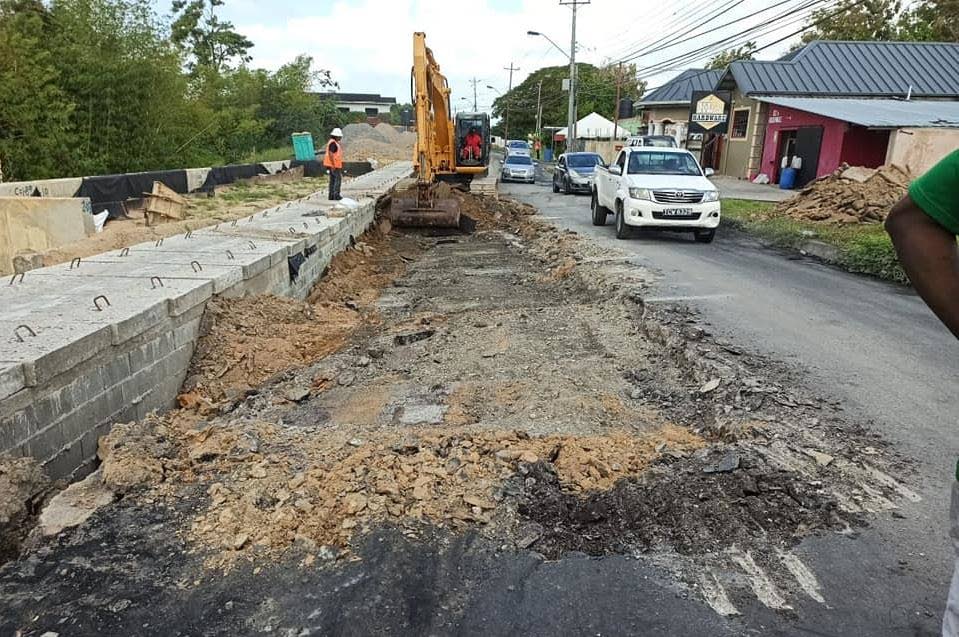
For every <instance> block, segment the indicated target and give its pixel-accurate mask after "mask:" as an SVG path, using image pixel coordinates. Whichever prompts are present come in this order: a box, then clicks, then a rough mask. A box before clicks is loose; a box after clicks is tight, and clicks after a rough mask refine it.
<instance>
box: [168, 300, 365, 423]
mask: <svg viewBox="0 0 959 637" xmlns="http://www.w3.org/2000/svg"><path fill="white" fill-rule="evenodd" d="M359 324H360V318H359V316H358V315H357V313H356V312H354V311H353V310H350V309H348V308H346V307H343V306H342V305H337V304H334V303H323V304H319V305H317V306H313V305H310V304H308V303H304V302H302V301H296V300H292V299H288V298H284V297H276V296H266V297H246V298H240V299H232V298H219V297H218V298H214V299H212V300H211V301H210V302H209V303H208V304H207V307H206V310H205V311H204V313H203V321H202V322H201V326H200V338H199V340H198V341H197V346H196V350H195V352H194V355H193V360H192V362H191V364H190V371H189V373H188V375H187V380H186V382H185V383H184V386H183V390H184V394H185V396H181V404H185V406H189V405H192V404H194V403H193V400H194V397H195V396H196V395H199V396H201V397H203V398H206V399H207V400H211V401H214V402H216V401H221V400H224V399H225V398H227V397H228V395H235V394H236V393H242V392H245V391H247V390H249V389H252V388H253V387H256V386H257V385H259V384H261V383H263V382H264V381H266V380H267V379H268V378H270V377H271V376H273V375H274V374H276V373H277V372H281V371H283V370H285V369H288V368H290V367H291V366H296V365H305V364H308V363H310V362H312V361H314V360H317V359H318V358H321V357H323V356H325V355H327V354H330V353H332V352H334V351H336V350H337V349H339V348H340V347H341V346H342V345H343V343H344V341H345V340H346V338H347V337H348V336H349V334H350V333H351V332H352V331H353V330H354V329H356V327H357V326H358V325H359Z"/></svg>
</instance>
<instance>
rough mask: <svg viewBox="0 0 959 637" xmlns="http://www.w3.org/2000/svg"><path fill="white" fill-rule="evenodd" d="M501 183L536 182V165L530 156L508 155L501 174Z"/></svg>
mask: <svg viewBox="0 0 959 637" xmlns="http://www.w3.org/2000/svg"><path fill="white" fill-rule="evenodd" d="M499 179H500V181H525V182H526V183H528V184H531V183H533V182H534V181H536V165H535V164H533V160H532V158H530V156H529V155H515V154H511V155H507V156H506V160H505V161H504V162H503V170H502V171H501V172H500V176H499Z"/></svg>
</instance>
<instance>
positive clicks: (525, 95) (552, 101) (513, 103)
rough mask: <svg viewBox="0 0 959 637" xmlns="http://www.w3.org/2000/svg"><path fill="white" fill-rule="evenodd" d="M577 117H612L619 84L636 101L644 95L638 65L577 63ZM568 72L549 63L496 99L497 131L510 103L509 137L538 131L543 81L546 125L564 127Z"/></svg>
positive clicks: (621, 89) (544, 121) (494, 104)
mask: <svg viewBox="0 0 959 637" xmlns="http://www.w3.org/2000/svg"><path fill="white" fill-rule="evenodd" d="M576 68H577V75H578V78H579V81H578V82H577V90H576V97H577V109H576V111H577V119H579V118H582V117H584V116H586V115H588V114H589V113H591V112H593V111H595V112H597V113H599V114H600V115H603V116H604V117H608V118H612V117H613V113H614V109H615V105H616V84H617V82H618V83H619V84H620V96H621V97H629V98H632V99H634V100H636V99H639V98H640V97H642V95H643V92H644V91H645V88H646V83H645V82H644V81H639V80H638V78H637V76H636V68H635V66H633V65H624V66H623V67H622V69H619V67H615V66H608V67H602V68H598V67H595V66H593V65H592V64H577V65H576ZM568 75H569V67H568V66H549V67H544V68H541V69H537V70H536V71H533V73H531V74H530V75H529V76H528V77H527V78H526V79H525V80H523V82H521V83H520V84H519V85H517V86H515V87H513V90H512V91H509V92H508V93H505V94H504V95H501V96H500V97H497V98H496V99H495V100H494V101H493V109H492V116H493V117H494V118H499V119H500V120H501V121H500V123H498V124H497V125H496V126H494V134H497V133H496V131H501V130H502V128H503V122H502V120H503V119H504V118H505V115H506V106H507V104H509V109H510V116H509V129H510V137H525V136H526V135H528V134H530V133H533V132H535V130H536V107H537V95H538V93H539V86H540V82H542V99H541V100H540V103H541V105H542V108H543V118H542V123H543V126H565V125H566V116H567V105H568V99H569V93H568V92H567V91H564V90H563V79H564V78H566V77H567V76H568Z"/></svg>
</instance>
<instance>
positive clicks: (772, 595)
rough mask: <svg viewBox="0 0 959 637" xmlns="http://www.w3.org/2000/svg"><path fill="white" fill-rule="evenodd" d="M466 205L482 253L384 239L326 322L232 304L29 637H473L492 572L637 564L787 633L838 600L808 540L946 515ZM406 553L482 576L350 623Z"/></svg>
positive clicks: (63, 556) (763, 391) (60, 542)
mask: <svg viewBox="0 0 959 637" xmlns="http://www.w3.org/2000/svg"><path fill="white" fill-rule="evenodd" d="M456 196H458V197H460V198H461V203H462V205H463V208H464V212H466V213H467V214H469V215H470V216H471V217H473V218H474V219H475V220H476V221H477V226H478V227H477V232H476V233H475V234H472V235H469V236H446V237H429V236H417V235H411V234H402V233H398V232H397V231H395V230H391V229H390V228H389V227H388V225H383V224H382V223H381V224H380V225H378V226H377V227H375V228H374V229H373V230H371V231H370V232H368V233H367V235H366V236H364V237H362V238H360V240H359V241H358V242H357V244H356V245H355V246H354V247H353V248H352V249H351V250H349V251H348V252H347V253H344V254H343V255H341V256H340V257H337V259H336V260H335V261H334V263H333V265H332V266H331V268H330V271H329V273H328V274H327V276H326V277H325V278H324V279H323V280H321V281H320V282H319V284H318V285H317V287H316V289H315V290H314V291H313V293H312V294H311V296H310V299H309V300H308V301H307V302H305V303H300V302H294V301H289V300H285V299H275V298H256V299H240V300H231V299H219V300H216V301H214V302H211V304H210V307H209V308H208V310H207V316H206V319H205V321H204V327H203V336H202V338H201V340H200V343H199V345H198V347H197V352H196V355H195V357H194V361H193V364H192V367H191V373H190V376H189V378H188V380H187V383H186V384H185V386H184V392H183V395H182V396H181V401H180V402H181V405H182V408H181V409H179V410H177V411H175V412H171V413H168V414H163V415H156V416H152V417H150V418H147V419H146V420H144V421H141V422H138V423H129V424H123V425H117V426H116V427H114V429H113V431H112V433H111V434H110V435H109V436H107V437H105V438H103V439H101V442H100V457H101V459H102V461H103V464H102V467H101V469H100V474H99V476H98V478H96V479H97V480H100V481H101V482H102V483H103V485H104V486H105V487H106V488H108V489H109V490H110V491H112V492H113V493H114V494H115V501H114V502H112V503H110V504H107V505H105V506H101V508H99V510H98V511H97V512H96V513H95V514H94V515H93V516H92V517H91V518H90V519H89V520H87V521H86V522H84V523H83V524H81V525H80V526H78V527H76V528H73V529H68V530H65V531H63V532H61V533H60V534H59V535H56V536H54V537H50V538H48V539H46V540H43V541H35V542H33V543H32V544H31V545H30V546H31V549H30V550H29V551H28V552H26V553H25V554H24V555H22V556H21V557H20V559H19V560H16V561H12V562H10V563H8V564H7V565H6V566H4V567H3V568H2V569H0V607H2V608H4V609H6V610H4V611H3V613H2V615H0V631H2V632H3V633H4V634H7V633H14V632H16V631H21V632H20V633H18V634H23V635H32V634H37V635H40V634H43V632H45V631H47V630H50V631H63V632H64V634H91V633H102V634H108V633H109V634H116V633H120V632H124V631H127V630H132V631H135V632H140V633H144V634H146V633H149V634H154V633H157V634H159V633H162V634H201V633H202V634H236V633H237V632H240V633H257V632H274V633H279V634H290V635H301V634H327V633H330V632H344V633H354V632H355V633H357V634H359V633H360V632H363V630H373V629H380V628H385V627H386V626H387V625H389V626H391V627H392V630H393V632H394V633H395V634H422V633H423V632H430V631H434V632H435V633H437V634H446V633H452V632H470V631H468V630H465V627H466V626H467V624H468V622H469V619H468V616H469V612H470V611H469V608H470V594H471V591H475V590H476V587H477V586H479V584H477V583H476V582H478V581H480V580H482V578H483V576H482V572H483V569H482V567H480V566H477V564H479V563H491V562H489V561H488V560H492V559H493V558H492V557H490V556H493V555H516V556H521V555H532V556H533V559H534V560H535V561H538V562H543V561H564V560H572V559H579V556H581V555H582V554H585V555H588V556H594V557H597V558H599V557H603V556H607V557H608V556H630V557H635V558H637V559H640V560H647V561H648V562H649V563H650V564H654V565H655V566H656V567H657V568H661V569H663V570H665V571H667V572H669V573H671V574H672V576H673V577H674V578H675V581H676V583H677V586H678V587H680V589H682V590H684V591H686V594H692V595H693V596H694V597H696V598H699V599H701V600H703V601H704V602H705V603H707V604H708V605H709V606H710V607H712V608H713V609H714V610H715V611H716V612H717V613H719V614H721V615H736V614H738V612H739V611H738V610H737V608H738V606H740V605H741V604H742V603H743V602H744V600H747V599H754V598H758V599H759V601H761V602H762V603H763V604H765V605H766V606H768V607H770V608H772V609H774V610H776V611H779V612H782V613H787V614H788V613H791V612H794V611H793V610H792V609H793V608H794V605H795V604H794V600H796V599H797V598H799V597H803V598H812V599H813V600H815V601H817V602H820V600H821V591H819V590H818V588H817V584H816V582H815V574H813V573H811V572H809V570H808V568H807V567H806V566H805V565H804V564H803V563H802V562H801V561H800V558H799V557H798V556H797V555H795V554H794V553H793V552H792V549H793V548H794V547H796V545H797V544H798V543H799V542H800V541H801V540H802V539H803V538H804V537H807V536H809V535H813V534H824V533H839V534H843V535H846V536H848V537H849V538H850V541H855V537H856V535H857V533H858V531H857V529H860V528H861V527H863V526H864V525H868V524H869V521H870V519H871V517H872V516H875V515H878V514H883V513H886V512H889V511H894V510H895V509H896V508H897V506H898V503H900V502H902V501H903V500H913V499H916V498H917V497H918V496H916V495H915V494H914V493H913V492H912V491H911V490H910V489H909V488H908V487H907V486H906V485H905V484H904V482H903V480H908V478H909V475H910V468H909V466H908V465H907V464H906V463H905V461H903V460H902V459H900V458H899V457H897V456H896V455H895V454H894V453H893V452H892V451H891V450H889V449H888V448H887V447H886V445H885V444H884V443H883V441H882V440H881V439H879V438H878V437H877V436H875V435H873V434H871V433H870V431H869V430H868V427H867V426H866V425H865V424H861V423H850V422H847V421H845V420H844V418H843V415H842V412H841V410H840V409H839V408H838V406H836V405H834V404H832V403H830V402H829V401H827V400H824V399H822V398H820V397H817V396H813V395H808V394H807V393H806V392H804V391H801V390H797V389H793V387H795V386H796V383H795V382H794V381H795V374H796V372H794V371H792V370H790V369H789V368H787V367H785V366H782V365H779V364H776V363H774V362H771V361H768V360H766V359H764V358H763V357H761V356H759V355H755V354H752V353H750V352H748V351H744V350H743V349H741V348H740V346H737V345H736V344H732V343H725V342H721V341H717V340H716V339H714V338H713V337H712V336H711V335H710V334H709V332H708V326H707V325H704V324H702V322H701V321H700V320H699V319H698V317H697V316H696V315H695V314H694V313H692V312H690V311H689V310H687V309H684V308H681V307H667V308H657V309H653V308H652V307H648V306H647V305H646V304H645V303H644V301H643V299H644V296H645V291H646V289H647V287H648V286H649V283H650V281H651V277H650V276H649V273H648V272H646V271H645V270H644V269H643V268H642V267H640V266H639V265H637V264H635V263H633V262H631V261H630V260H629V259H628V258H625V257H624V256H622V255H619V254H611V253H609V252H608V251H604V250H600V249H599V248H598V247H597V246H595V245H593V244H591V243H590V242H588V241H584V240H580V239H579V238H578V237H577V236H576V235H575V234H574V233H571V232H566V231H560V230H557V229H555V228H553V227H552V226H550V225H548V224H546V223H545V222H542V221H540V220H538V219H537V218H536V215H535V214H534V213H535V210H534V209H532V208H530V207H529V206H524V205H521V204H516V203H514V202H511V201H508V200H499V201H495V200H492V199H485V198H482V197H474V196H471V195H467V194H457V195H456ZM97 502H98V503H100V504H102V499H98V500H97ZM464 542H465V543H466V545H464ZM378 546H379V547H381V548H379V549H378V548H377V547H378ZM387 546H388V547H393V548H392V549H390V551H391V552H390V553H389V555H392V556H394V558H395V559H396V560H399V561H398V562H397V564H394V565H393V566H391V570H397V569H398V571H397V573H394V575H395V576H396V577H400V573H404V572H405V571H403V569H407V568H408V569H413V570H411V571H409V572H405V573H406V576H407V577H409V578H411V582H420V579H419V575H417V574H416V573H419V569H421V568H425V567H424V566H423V563H422V562H420V561H418V559H414V558H412V557H409V556H410V555H413V554H415V553H416V551H422V552H423V554H429V555H441V554H442V555H445V556H447V557H444V558H442V559H443V560H445V559H453V557H449V556H454V557H455V556H459V557H458V558H456V559H460V560H462V569H463V570H462V572H461V575H460V577H459V579H458V580H456V581H453V582H446V583H445V584H443V585H442V586H441V584H440V583H439V582H430V581H425V582H420V585H421V586H423V587H430V586H436V587H441V588H444V590H418V592H411V591H407V593H408V594H409V595H413V598H409V599H399V598H396V599H392V600H391V601H390V603H385V602H384V603H383V604H385V605H381V606H377V607H376V609H372V608H369V607H367V606H366V604H367V603H369V602H368V601H365V600H364V601H362V603H361V602H359V601H358V602H357V603H358V604H359V606H358V607H357V611H356V612H357V613H358V614H360V615H363V616H364V619H363V621H362V622H361V624H362V629H361V628H360V627H359V624H358V625H357V626H356V627H354V628H353V629H350V628H349V622H346V623H345V624H344V623H343V621H344V620H343V617H344V612H346V611H344V610H342V609H339V610H335V611H334V610H333V606H332V605H336V604H340V605H342V604H343V603H344V601H343V600H344V598H343V597H342V596H343V595H350V594H352V593H347V592H344V591H346V589H347V588H349V587H350V586H353V585H354V584H356V583H357V582H361V581H367V580H366V579H364V578H371V577H372V578H375V577H377V576H376V574H375V572H373V571H369V570H364V567H363V564H364V562H366V561H367V560H373V561H375V562H376V563H377V564H380V566H379V567H378V568H382V561H383V560H384V559H389V558H387V557H384V555H383V553H382V550H383V549H382V547H387ZM397 547H405V548H397ZM415 547H421V549H417V548H415ZM404 556H405V557H404ZM484 556H485V557H484ZM435 559H437V560H440V558H439V557H436V558H435ZM517 559H519V558H517ZM522 559H524V560H525V559H526V558H525V557H524V558H522ZM404 560H406V561H404ZM483 560H487V562H483ZM444 563H445V562H444ZM370 568H373V567H372V566H371V567H370ZM470 569H472V570H470ZM375 570H376V569H375V568H374V571H375ZM387 577H390V576H387V575H383V578H384V581H385V578H387ZM357 578H358V579H357ZM347 581H349V582H353V583H354V584H348V583H345V582H347ZM640 585H642V584H641V583H637V586H640ZM326 586H329V587H331V588H328V589H326V588H324V587H326ZM344 587H346V588H344ZM400 588H401V589H403V590H406V589H405V587H404V586H400ZM447 589H448V590H447ZM349 590H360V589H353V588H349ZM291 591H299V595H300V596H299V598H298V599H299V601H295V600H294V599H292V598H291ZM400 594H401V593H398V595H400ZM357 595H361V593H357ZM417 596H420V597H417ZM422 596H429V597H430V599H431V600H433V601H432V602H430V603H425V602H422V599H421V597H422ZM817 598H818V599H817ZM184 600H189V603H182V602H183V601H184ZM307 600H309V603H307ZM437 600H440V601H437ZM381 601H382V600H381ZM421 604H425V606H423V608H429V609H432V611H431V612H432V613H433V614H434V616H432V617H431V618H424V617H418V616H417V613H420V612H423V611H422V608H421ZM360 607H362V608H364V609H366V610H365V611H361V610H359V609H360ZM402 608H408V609H409V612H408V613H407V614H403V612H401V611H399V610H397V609H402ZM161 613H162V620H161ZM380 621H382V622H384V623H383V624H380V623H378V622H380ZM387 621H389V622H393V623H392V624H386V623H385V622H387ZM170 626H173V627H174V628H173V629H170ZM165 629H166V630H165ZM267 629H269V630H267ZM475 629H476V626H473V627H472V629H471V630H473V631H474V632H475Z"/></svg>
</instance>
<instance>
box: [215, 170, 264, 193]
mask: <svg viewBox="0 0 959 637" xmlns="http://www.w3.org/2000/svg"><path fill="white" fill-rule="evenodd" d="M268 174H270V171H269V170H267V169H266V166H264V165H262V164H231V165H229V166H217V167H216V168H211V169H210V174H208V175H207V176H206V181H205V182H203V185H202V186H201V187H200V190H202V191H205V192H209V191H211V190H213V189H214V188H216V187H217V186H224V185H226V184H232V183H233V182H235V181H239V180H240V179H252V178H253V177H256V176H257V175H268Z"/></svg>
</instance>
